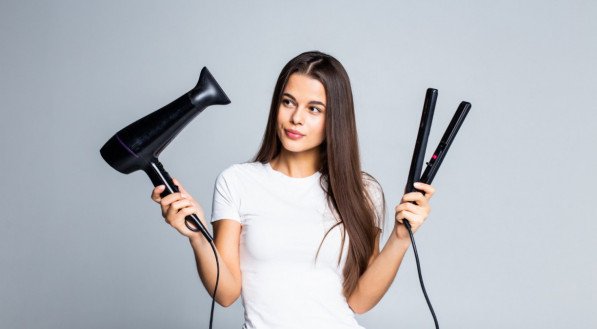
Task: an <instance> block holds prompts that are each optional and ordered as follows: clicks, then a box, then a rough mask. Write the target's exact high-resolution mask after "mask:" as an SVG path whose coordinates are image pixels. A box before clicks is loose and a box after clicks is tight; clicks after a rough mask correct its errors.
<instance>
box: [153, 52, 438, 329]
mask: <svg viewBox="0 0 597 329" xmlns="http://www.w3.org/2000/svg"><path fill="white" fill-rule="evenodd" d="M174 183H175V184H176V185H178V186H179V188H180V193H174V194H171V195H168V196H166V197H164V198H163V199H160V193H161V192H162V191H163V186H158V187H156V188H155V189H154V190H153V193H152V199H153V200H155V201H156V202H158V203H160V205H161V208H162V215H163V216H164V218H165V219H166V222H167V223H168V224H170V225H171V226H172V227H174V228H175V229H177V230H178V231H179V232H180V233H181V234H182V235H184V236H186V237H188V238H189V239H190V243H191V246H192V248H193V250H194V252H195V258H196V262H197V269H198V272H199V275H200V277H201V280H202V282H203V285H204V286H205V288H206V289H207V291H208V292H209V293H210V294H211V293H212V292H213V290H214V285H215V281H216V263H215V259H214V257H213V251H212V249H211V247H210V246H209V243H208V242H207V241H206V240H205V238H204V237H203V236H202V235H201V234H200V233H196V232H192V231H190V230H189V229H188V228H187V227H186V226H185V224H184V218H185V216H187V215H189V214H192V213H195V214H197V215H198V216H199V218H201V219H202V220H203V218H204V217H205V216H204V213H203V209H202V208H201V206H200V205H199V203H197V201H195V200H194V199H193V198H192V197H191V196H190V195H189V193H188V192H187V191H186V190H185V189H184V187H183V186H182V184H180V182H178V181H177V180H174ZM415 187H416V188H417V189H419V190H421V191H423V192H424V194H422V193H418V192H413V193H408V194H405V195H404V196H403V197H402V200H401V203H400V204H399V205H398V206H397V207H396V208H395V223H394V228H393V231H392V234H391V236H390V237H389V239H388V241H387V243H386V244H385V246H384V248H383V250H382V251H381V252H380V250H379V241H380V235H381V230H382V228H383V226H384V224H383V218H384V214H385V201H384V196H383V192H382V189H381V186H380V185H379V184H378V183H377V181H376V180H375V179H374V178H373V177H371V176H370V175H368V174H366V173H363V172H361V166H360V159H359V151H358V145H357V133H356V124H355V117H354V106H353V100H352V91H351V87H350V81H349V79H348V75H347V74H346V71H345V70H344V68H343V67H342V65H341V64H340V62H338V61H337V60H336V59H335V58H333V57H331V56H329V55H327V54H323V53H320V52H306V53H303V54H300V55H298V56H297V57H295V58H294V59H292V60H291V61H290V62H288V64H286V66H285V67H284V68H283V70H282V72H281V73H280V76H279V77H278V81H277V83H276V87H275V90H274V95H273V98H272V103H271V108H270V114H269V119H268V123H267V126H266V130H265V134H264V137H263V142H262V145H261V148H260V150H259V151H258V153H257V155H256V157H255V159H253V162H248V163H243V164H236V165H233V166H231V167H229V168H227V169H226V170H224V171H223V172H222V173H221V174H220V175H219V176H218V178H217V180H216V184H215V190H214V199H213V208H212V223H213V229H214V237H215V245H216V248H217V252H218V257H219V259H220V260H221V261H220V281H219V285H218V290H217V293H216V296H215V299H216V301H217V302H218V303H219V304H220V305H222V306H229V305H231V304H232V303H234V301H235V300H236V299H237V298H238V297H239V296H242V301H243V305H244V308H245V328H259V329H263V328H294V327H297V328H298V327H300V328H362V327H361V326H359V325H358V324H357V321H356V320H355V317H354V314H355V313H358V314H361V313H365V312H367V311H368V310H370V309H371V308H373V307H374V306H375V305H376V304H377V303H378V302H379V300H380V299H381V298H382V297H383V295H384V294H385V292H386V291H387V290H388V288H389V287H390V285H391V283H392V281H393V280H394V278H395V276H396V273H397V271H398V268H399V266H400V263H401V261H402V258H403V256H404V254H405V252H406V250H407V249H408V246H409V245H410V238H409V235H408V232H407V230H406V228H405V227H404V225H403V219H405V218H406V219H407V220H409V222H410V223H411V225H412V230H413V232H414V231H416V230H417V229H418V228H419V227H420V226H421V224H422V223H423V221H424V220H425V219H426V218H427V216H428V215H429V212H430V206H429V199H430V198H431V196H432V195H433V193H434V189H433V187H432V186H430V185H427V184H422V183H418V184H415Z"/></svg>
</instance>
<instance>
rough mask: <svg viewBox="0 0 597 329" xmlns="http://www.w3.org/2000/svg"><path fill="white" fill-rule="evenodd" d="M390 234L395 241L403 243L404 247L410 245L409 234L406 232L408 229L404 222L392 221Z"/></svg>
mask: <svg viewBox="0 0 597 329" xmlns="http://www.w3.org/2000/svg"><path fill="white" fill-rule="evenodd" d="M392 235H393V237H394V238H395V239H396V242H397V243H399V244H401V245H404V246H406V247H408V246H410V243H411V241H410V235H409V234H408V230H407V229H406V226H404V224H401V223H399V222H397V221H396V222H394V229H393V230H392Z"/></svg>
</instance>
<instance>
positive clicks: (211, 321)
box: [209, 241, 220, 329]
mask: <svg viewBox="0 0 597 329" xmlns="http://www.w3.org/2000/svg"><path fill="white" fill-rule="evenodd" d="M209 245H210V246H211V249H212V250H213V252H214V257H215V258H216V268H217V271H216V286H215V287H214V293H213V295H212V297H211V311H210V313H209V329H212V328H211V326H212V323H213V320H214V304H215V300H216V292H217V291H218V282H219V281H220V262H219V261H218V253H217V252H216V246H215V245H214V242H213V241H210V242H209Z"/></svg>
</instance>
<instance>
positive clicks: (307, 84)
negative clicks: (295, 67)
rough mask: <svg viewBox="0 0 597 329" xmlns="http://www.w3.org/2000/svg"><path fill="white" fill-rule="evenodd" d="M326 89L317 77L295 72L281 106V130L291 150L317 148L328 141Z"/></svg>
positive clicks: (278, 130) (298, 150)
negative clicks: (326, 135)
mask: <svg viewBox="0 0 597 329" xmlns="http://www.w3.org/2000/svg"><path fill="white" fill-rule="evenodd" d="M325 111H326V98H325V88H324V87H323V85H322V84H321V82H319V81H318V80H316V79H313V78H310V77H308V76H306V75H303V74H298V73H294V74H292V75H291V76H290V77H289V79H288V82H287V83H286V87H285V88H284V91H283V95H282V101H281V102H280V106H279V108H278V124H277V133H278V137H279V138H280V141H281V142H282V146H283V147H284V149H286V150H288V151H290V152H308V151H311V152H313V151H317V147H318V146H319V145H321V143H322V142H323V141H324V140H325Z"/></svg>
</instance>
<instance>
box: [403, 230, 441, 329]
mask: <svg viewBox="0 0 597 329" xmlns="http://www.w3.org/2000/svg"><path fill="white" fill-rule="evenodd" d="M403 222H404V226H406V229H407V230H408V235H410V241H411V242H412V245H413V251H414V252H415V260H416V261H417V271H418V272H419V282H420V283H421V289H422V290H423V295H425V300H426V301H427V306H429V311H431V316H433V322H435V328H436V329H439V323H438V322H437V317H436V316H435V312H434V311H433V306H431V301H429V296H427V291H426V290H425V284H424V283H423V275H422V274H421V263H420V262H419V253H418V252H417V245H416V244H415V237H414V235H413V231H412V227H411V226H410V223H409V222H408V220H406V219H404V220H403Z"/></svg>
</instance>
